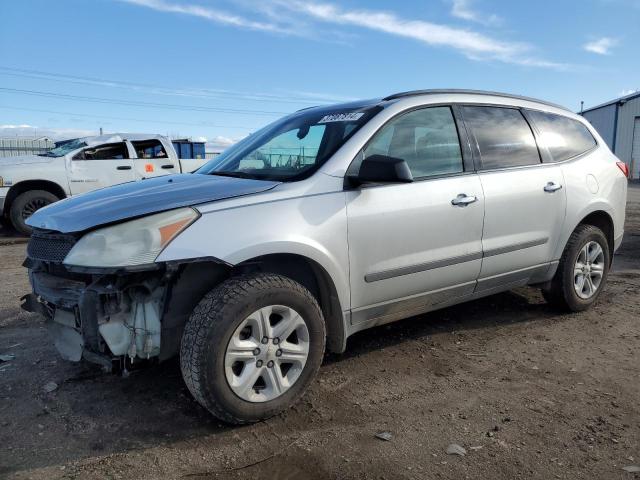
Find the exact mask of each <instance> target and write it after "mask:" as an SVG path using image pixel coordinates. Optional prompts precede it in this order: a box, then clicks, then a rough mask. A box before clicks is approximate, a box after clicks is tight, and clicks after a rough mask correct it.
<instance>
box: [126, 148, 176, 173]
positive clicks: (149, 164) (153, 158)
mask: <svg viewBox="0 0 640 480" xmlns="http://www.w3.org/2000/svg"><path fill="white" fill-rule="evenodd" d="M131 145H132V147H133V150H134V153H135V158H134V160H133V162H134V166H135V175H136V180H142V179H144V178H151V177H159V176H161V175H169V174H172V173H180V164H179V163H178V159H177V157H176V156H175V154H174V152H173V149H172V150H171V151H168V149H167V147H166V146H165V145H164V144H163V143H162V142H161V141H160V140H157V139H149V140H139V141H138V140H136V141H132V142H131Z"/></svg>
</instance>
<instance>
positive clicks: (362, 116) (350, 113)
mask: <svg viewBox="0 0 640 480" xmlns="http://www.w3.org/2000/svg"><path fill="white" fill-rule="evenodd" d="M380 110H381V107H378V106H376V105H371V104H367V105H362V104H359V105H356V104H349V105H343V106H342V107H336V106H333V107H328V108H312V109H308V110H302V111H299V112H296V113H294V114H292V115H289V116H287V117H284V118H282V119H280V120H278V121H276V122H274V123H272V124H271V125H268V126H266V127H265V128H263V129H261V130H259V131H257V132H256V133H254V134H252V135H250V136H248V137H247V138H245V139H244V140H242V141H240V142H239V143H237V144H236V145H234V146H233V147H230V148H229V149H227V150H226V151H224V152H223V153H222V154H221V155H219V156H218V157H217V158H215V159H214V160H212V161H211V162H208V163H207V164H205V165H204V166H203V167H202V168H200V169H199V170H197V171H196V173H200V174H209V175H222V176H230V177H242V178H255V179H258V180H276V181H285V182H286V181H294V180H300V179H302V178H306V177H308V176H309V175H311V174H312V173H313V172H314V171H315V170H317V169H318V168H319V167H320V166H321V165H322V164H323V163H324V162H325V161H327V160H328V159H329V158H330V157H331V155H333V154H334V153H335V152H336V150H338V148H339V147H340V146H342V145H343V144H344V143H345V142H346V141H347V140H348V139H349V138H351V136H352V135H353V134H354V133H355V132H356V131H358V129H359V128H360V127H362V125H364V124H365V123H367V122H368V121H369V120H370V119H371V118H372V117H373V116H374V115H375V114H376V113H378V112H379V111H380Z"/></svg>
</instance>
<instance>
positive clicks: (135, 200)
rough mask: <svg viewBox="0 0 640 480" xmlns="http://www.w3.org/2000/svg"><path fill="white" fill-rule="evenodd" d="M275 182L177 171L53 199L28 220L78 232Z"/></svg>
mask: <svg viewBox="0 0 640 480" xmlns="http://www.w3.org/2000/svg"><path fill="white" fill-rule="evenodd" d="M276 185H278V182H271V181H263V180H250V179H244V178H232V177H220V176H215V175H202V174H179V175H167V176H162V177H156V178H149V179H147V180H142V181H138V182H129V183H123V184H121V185H116V186H113V187H108V188H103V189H100V190H94V191H93V192H88V193H85V194H82V195H78V196H75V197H70V198H67V199H65V200H62V201H60V202H56V203H53V204H51V205H49V206H48V207H45V208H42V209H40V210H38V211H37V212H36V213H34V214H33V215H32V216H31V217H29V219H28V220H27V224H28V225H30V226H32V227H35V228H43V229H47V230H56V231H58V232H63V233H69V232H81V231H83V230H87V229H90V228H94V227H97V226H99V225H104V224H107V223H112V222H117V221H120V220H125V219H128V218H133V217H139V216H142V215H148V214H150V213H158V212H163V211H165V210H171V209H173V208H179V207H187V206H192V205H198V204H202V203H208V202H213V201H215V200H222V199H227V198H233V197H239V196H241V195H250V194H254V193H260V192H264V191H266V190H270V189H272V188H273V187H275V186H276Z"/></svg>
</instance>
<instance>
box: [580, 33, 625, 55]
mask: <svg viewBox="0 0 640 480" xmlns="http://www.w3.org/2000/svg"><path fill="white" fill-rule="evenodd" d="M616 45H618V40H617V39H615V38H611V37H602V38H598V39H597V40H593V41H592V42H587V43H585V44H584V46H583V48H584V49H585V50H586V51H587V52H591V53H597V54H598V55H609V54H610V53H611V49H612V48H613V47H615V46H616Z"/></svg>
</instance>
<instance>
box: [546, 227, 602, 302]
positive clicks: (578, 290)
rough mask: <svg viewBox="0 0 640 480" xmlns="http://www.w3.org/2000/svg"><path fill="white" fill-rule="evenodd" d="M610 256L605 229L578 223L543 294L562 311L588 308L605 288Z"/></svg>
mask: <svg viewBox="0 0 640 480" xmlns="http://www.w3.org/2000/svg"><path fill="white" fill-rule="evenodd" d="M609 259H610V256H609V244H608V242H607V238H606V237H605V235H604V233H603V232H602V230H600V229H599V228H598V227H594V226H593V225H580V226H578V228H576V229H575V231H574V232H573V233H572V234H571V237H569V241H568V242H567V245H566V247H565V249H564V252H563V253H562V257H561V258H560V264H559V265H558V270H557V271H556V274H555V276H554V277H553V280H552V281H551V284H550V285H549V286H548V287H547V288H545V289H543V290H542V294H543V295H544V297H545V299H546V300H547V301H548V302H549V303H550V304H551V305H553V306H555V307H557V308H559V309H561V310H565V311H570V312H580V311H582V310H586V309H587V308H589V307H590V306H591V305H592V304H593V303H594V302H595V301H596V299H597V298H598V296H599V295H600V293H601V292H602V289H603V288H604V285H605V282H606V280H607V275H608V274H609V264H610V261H609Z"/></svg>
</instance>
